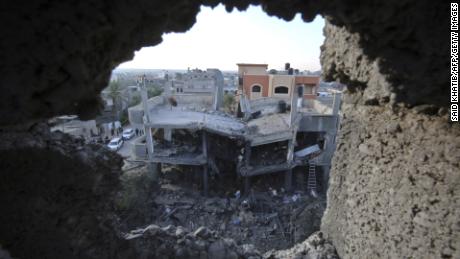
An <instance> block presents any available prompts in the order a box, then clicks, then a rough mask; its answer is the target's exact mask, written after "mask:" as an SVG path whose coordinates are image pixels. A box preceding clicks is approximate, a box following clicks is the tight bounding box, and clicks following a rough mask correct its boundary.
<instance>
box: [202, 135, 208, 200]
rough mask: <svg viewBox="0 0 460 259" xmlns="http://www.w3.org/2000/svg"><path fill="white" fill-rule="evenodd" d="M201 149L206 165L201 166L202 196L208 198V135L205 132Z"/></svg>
mask: <svg viewBox="0 0 460 259" xmlns="http://www.w3.org/2000/svg"><path fill="white" fill-rule="evenodd" d="M202 149H203V151H202V152H203V156H204V157H205V159H206V164H204V165H203V195H204V196H208V191H209V185H208V181H209V179H208V135H207V134H206V131H203V133H202Z"/></svg>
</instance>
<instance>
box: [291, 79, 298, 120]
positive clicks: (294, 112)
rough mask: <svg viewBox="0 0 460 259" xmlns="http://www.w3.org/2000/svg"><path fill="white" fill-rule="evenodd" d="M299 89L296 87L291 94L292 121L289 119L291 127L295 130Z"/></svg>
mask: <svg viewBox="0 0 460 259" xmlns="http://www.w3.org/2000/svg"><path fill="white" fill-rule="evenodd" d="M298 98H299V97H298V95H297V88H296V87H295V86H294V87H293V89H292V94H291V113H290V119H289V127H290V128H293V127H294V122H295V119H296V117H297V99H298Z"/></svg>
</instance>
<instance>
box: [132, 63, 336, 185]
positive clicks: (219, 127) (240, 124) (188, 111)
mask: <svg viewBox="0 0 460 259" xmlns="http://www.w3.org/2000/svg"><path fill="white" fill-rule="evenodd" d="M254 68H255V69H254ZM242 71H243V72H242ZM239 72H240V78H241V79H242V80H240V86H239V92H241V93H242V94H240V95H239V98H238V99H239V113H238V114H237V116H235V115H231V114H227V113H224V112H222V111H220V108H221V107H220V106H221V105H220V103H221V102H220V101H219V100H221V99H222V90H221V89H222V88H221V85H220V84H215V87H214V89H213V91H210V92H212V93H213V94H207V95H204V94H196V93H187V92H185V91H184V92H180V93H179V94H178V93H177V91H165V93H164V94H162V95H161V96H156V97H154V98H151V99H149V100H147V98H146V94H145V93H144V94H143V95H144V98H143V99H144V102H143V104H140V105H138V106H135V107H132V108H130V109H129V117H130V122H131V123H132V124H140V123H143V124H144V127H145V129H146V130H145V132H146V136H145V137H142V138H139V139H137V140H136V141H135V143H134V145H133V154H134V155H135V157H136V159H138V160H145V161H148V162H150V163H151V164H154V165H156V166H153V168H161V164H173V165H188V166H195V167H196V168H199V171H200V172H201V173H202V177H203V189H204V192H205V193H207V191H208V188H209V183H208V181H209V180H208V179H209V175H210V174H217V175H219V174H223V173H232V172H233V173H235V172H236V174H237V175H236V176H237V177H241V178H243V179H244V188H245V190H246V191H247V190H249V188H250V179H251V177H254V176H258V175H264V174H271V173H277V174H280V173H281V174H285V188H286V190H288V191H291V190H293V175H294V174H295V177H294V178H295V179H297V181H296V186H297V187H298V188H300V189H303V190H307V189H308V190H310V191H313V192H315V193H316V191H324V190H325V188H326V184H327V180H328V175H329V170H330V165H331V158H332V155H333V152H334V150H335V137H336V134H337V128H338V122H339V107H340V98H341V94H340V93H336V94H333V95H331V96H327V97H317V96H316V95H315V94H313V93H315V92H316V87H317V85H318V82H319V78H318V77H306V76H297V75H293V74H292V73H289V70H287V71H285V72H286V73H285V74H281V75H276V76H273V75H268V74H267V71H266V66H265V67H264V65H255V64H249V65H244V64H239ZM254 73H256V74H257V73H259V75H256V76H257V77H258V78H262V77H266V79H267V82H268V83H267V84H264V82H261V83H259V84H258V85H257V86H260V87H261V89H265V88H267V89H271V90H272V91H273V94H270V95H269V94H262V95H261V96H258V97H257V98H254V95H253V93H252V92H249V93H248V91H247V90H248V89H254V84H252V85H250V84H249V83H248V82H247V81H249V82H251V80H252V81H254V77H253V76H254V75H253V74H254ZM243 74H244V75H243ZM271 82H274V83H271ZM279 84H282V87H286V88H287V93H286V94H278V93H277V92H276V91H277V89H278V88H279V87H280V86H279ZM248 86H250V87H251V88H248ZM171 89H174V88H171ZM305 89H308V92H306V91H305ZM174 92H175V93H174ZM262 92H263V91H262ZM265 92H266V91H265ZM275 92H276V94H275ZM171 99H173V100H174V103H171ZM158 165H160V166H158Z"/></svg>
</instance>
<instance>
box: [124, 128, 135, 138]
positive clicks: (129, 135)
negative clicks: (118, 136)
mask: <svg viewBox="0 0 460 259" xmlns="http://www.w3.org/2000/svg"><path fill="white" fill-rule="evenodd" d="M122 136H123V139H131V138H132V137H134V130H133V129H127V130H124V131H123V135H122Z"/></svg>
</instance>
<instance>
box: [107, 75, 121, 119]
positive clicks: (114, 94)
mask: <svg viewBox="0 0 460 259" xmlns="http://www.w3.org/2000/svg"><path fill="white" fill-rule="evenodd" d="M109 97H110V98H111V99H112V112H113V114H114V115H116V116H117V118H118V117H119V116H118V108H119V106H120V101H121V100H120V99H121V91H120V84H119V83H118V82H117V81H110V83H109Z"/></svg>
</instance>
